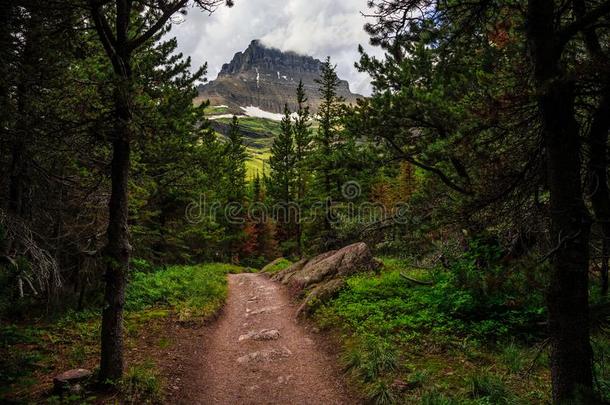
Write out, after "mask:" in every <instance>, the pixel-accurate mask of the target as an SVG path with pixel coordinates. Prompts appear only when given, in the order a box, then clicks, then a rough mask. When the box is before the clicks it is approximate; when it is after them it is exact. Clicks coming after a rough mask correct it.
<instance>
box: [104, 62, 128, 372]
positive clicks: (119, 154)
mask: <svg viewBox="0 0 610 405" xmlns="http://www.w3.org/2000/svg"><path fill="white" fill-rule="evenodd" d="M114 65H115V66H120V67H121V68H120V70H119V71H117V72H115V73H117V76H118V77H119V79H118V83H116V85H115V86H116V87H115V92H114V103H115V114H116V117H115V119H116V120H115V133H114V139H113V141H112V164H111V181H112V191H111V194H110V202H109V205H108V208H109V217H108V229H107V237H108V244H107V246H106V249H105V260H106V274H105V281H106V288H105V292H104V310H103V312H102V333H101V338H102V339H101V340H102V342H101V357H100V374H99V377H100V381H101V382H102V383H104V382H106V381H108V380H117V379H119V378H121V376H122V375H123V368H124V362H123V307H124V305H125V289H126V285H127V272H128V269H129V255H130V251H131V246H130V244H129V231H128V223H127V220H128V212H129V211H128V208H129V207H128V199H127V191H128V182H129V166H130V152H131V145H130V141H131V139H130V138H131V136H130V128H129V125H130V121H131V112H130V109H129V105H130V103H129V100H130V96H131V90H132V89H131V83H130V80H131V71H130V65H129V55H128V54H125V55H123V56H122V57H121V62H120V63H115V64H114Z"/></svg>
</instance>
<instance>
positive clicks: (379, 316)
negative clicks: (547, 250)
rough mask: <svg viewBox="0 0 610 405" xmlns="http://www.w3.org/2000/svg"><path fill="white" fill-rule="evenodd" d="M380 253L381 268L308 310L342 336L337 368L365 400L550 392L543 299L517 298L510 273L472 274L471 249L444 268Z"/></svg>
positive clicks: (498, 397)
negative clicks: (415, 265)
mask: <svg viewBox="0 0 610 405" xmlns="http://www.w3.org/2000/svg"><path fill="white" fill-rule="evenodd" d="M382 261H383V262H384V270H383V271H382V272H381V273H380V274H379V275H375V274H372V273H371V274H360V275H356V276H353V277H351V278H349V279H348V280H347V288H345V289H344V290H342V291H341V293H340V294H339V295H338V296H337V297H336V298H335V299H334V300H332V301H330V302H329V303H327V304H326V305H324V306H322V307H320V309H318V310H317V311H316V313H315V315H314V317H315V320H316V321H317V322H318V323H319V324H320V326H321V327H322V328H325V329H328V330H330V331H333V332H334V333H335V334H336V335H337V336H338V337H339V338H340V341H341V342H342V343H343V346H344V350H343V365H344V369H345V371H346V373H347V375H348V376H349V378H350V379H351V380H352V381H353V382H354V383H355V384H356V386H357V387H360V389H361V391H362V393H363V395H364V396H366V397H367V398H368V399H369V401H370V402H371V403H375V404H392V403H410V404H411V403H422V404H430V405H432V404H458V403H459V404H532V403H534V404H535V403H540V404H542V403H545V402H547V401H548V400H549V397H548V393H549V392H550V381H549V376H548V372H547V367H546V363H545V362H546V356H541V355H539V354H538V353H537V351H536V350H535V349H534V347H535V346H536V345H537V344H539V343H540V342H541V341H542V338H541V331H540V329H541V328H540V326H539V325H538V323H539V322H540V321H541V320H544V310H543V302H542V300H540V299H538V297H532V296H531V295H530V297H519V298H518V300H516V299H515V295H516V294H517V292H518V291H519V288H520V287H521V284H520V282H519V281H518V280H513V279H510V277H506V278H505V279H504V280H502V281H501V282H500V281H498V280H492V279H490V278H488V279H481V278H477V277H478V276H477V274H475V273H476V267H475V263H474V261H473V260H471V258H469V257H466V258H465V259H464V262H461V263H459V266H460V268H459V269H456V268H454V269H453V270H454V271H452V272H450V271H446V270H432V271H430V270H415V269H410V268H409V267H408V265H406V264H405V263H404V262H402V261H401V260H397V259H386V258H383V259H382ZM464 273H470V274H466V275H465V274H464ZM497 273H498V274H499V273H500V272H499V269H498V270H497ZM401 274H404V275H407V277H409V278H411V279H413V280H419V281H424V282H431V283H432V285H420V284H418V283H414V282H412V281H410V280H408V279H406V278H405V277H403V276H402V275H401ZM462 276H463V277H462ZM502 277H505V276H502ZM463 283H469V285H468V286H466V285H465V284H463ZM543 366H544V367H543ZM481 370H484V373H483V374H481V373H482V372H481Z"/></svg>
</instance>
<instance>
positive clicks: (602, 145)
mask: <svg viewBox="0 0 610 405" xmlns="http://www.w3.org/2000/svg"><path fill="white" fill-rule="evenodd" d="M609 128H610V88H606V89H605V91H604V95H603V96H602V98H601V100H600V102H599V104H598V106H597V109H596V111H595V114H594V115H593V120H592V121H591V130H590V133H589V156H590V157H589V188H590V194H591V206H592V207H593V212H594V213H595V219H596V220H597V222H599V223H600V224H601V229H602V260H601V277H600V278H601V292H602V294H603V295H607V294H608V250H609V245H610V190H608V172H607V171H608V129H609Z"/></svg>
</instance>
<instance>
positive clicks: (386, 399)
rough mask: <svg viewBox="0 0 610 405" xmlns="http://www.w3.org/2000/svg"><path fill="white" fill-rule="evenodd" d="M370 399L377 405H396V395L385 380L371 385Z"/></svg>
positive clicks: (369, 389)
mask: <svg viewBox="0 0 610 405" xmlns="http://www.w3.org/2000/svg"><path fill="white" fill-rule="evenodd" d="M367 396H368V399H369V400H370V401H371V402H372V403H374V404H375V405H392V404H396V395H394V393H393V392H392V388H391V387H390V386H389V385H388V384H387V383H386V382H385V381H383V380H379V381H376V382H375V383H373V384H371V386H370V387H369V388H368V390H367Z"/></svg>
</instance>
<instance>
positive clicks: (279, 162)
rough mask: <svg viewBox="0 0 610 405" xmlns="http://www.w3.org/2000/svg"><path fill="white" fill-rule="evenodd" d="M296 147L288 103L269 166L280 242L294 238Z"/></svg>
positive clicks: (271, 195) (271, 191) (272, 198)
mask: <svg viewBox="0 0 610 405" xmlns="http://www.w3.org/2000/svg"><path fill="white" fill-rule="evenodd" d="M294 152H295V149H294V139H293V128H292V118H291V113H290V110H289V109H288V105H287V104H286V105H284V117H283V118H282V122H281V124H280V133H279V134H278V136H277V137H276V138H275V139H274V140H273V145H272V146H271V157H270V158H269V166H270V167H271V173H270V178H269V185H270V189H269V191H270V197H271V200H272V202H273V203H274V204H275V207H277V210H276V211H277V212H276V215H275V216H276V218H275V220H276V221H277V224H278V225H277V234H276V237H277V239H278V241H280V242H286V241H288V240H290V239H291V238H292V233H293V228H294V218H291V216H292V215H291V214H290V211H291V204H292V203H293V202H294V189H293V188H294V183H295V153H294Z"/></svg>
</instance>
